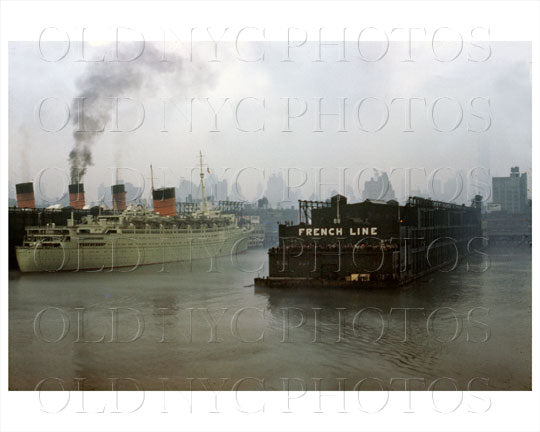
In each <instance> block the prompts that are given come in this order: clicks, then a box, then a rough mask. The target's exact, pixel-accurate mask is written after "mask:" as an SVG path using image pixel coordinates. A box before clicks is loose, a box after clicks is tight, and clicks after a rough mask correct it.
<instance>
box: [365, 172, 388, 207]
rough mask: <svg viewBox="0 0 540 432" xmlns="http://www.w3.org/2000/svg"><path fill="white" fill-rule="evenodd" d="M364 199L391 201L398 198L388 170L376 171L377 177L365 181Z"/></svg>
mask: <svg viewBox="0 0 540 432" xmlns="http://www.w3.org/2000/svg"><path fill="white" fill-rule="evenodd" d="M362 199H364V200H366V199H376V200H384V201H389V200H393V199H396V194H395V193H394V189H393V188H392V183H390V179H389V178H388V175H387V174H386V172H384V171H383V172H382V174H380V175H379V172H377V171H376V172H375V178H373V177H371V179H370V180H368V181H367V182H365V183H364V191H363V192H362Z"/></svg>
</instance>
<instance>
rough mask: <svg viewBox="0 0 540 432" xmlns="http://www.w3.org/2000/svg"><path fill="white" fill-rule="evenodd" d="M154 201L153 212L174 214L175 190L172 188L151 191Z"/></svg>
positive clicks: (165, 214)
mask: <svg viewBox="0 0 540 432" xmlns="http://www.w3.org/2000/svg"><path fill="white" fill-rule="evenodd" d="M152 199H153V201H154V213H159V214H160V215H161V216H175V215H176V192H175V190H174V188H172V187H169V188H161V189H155V190H153V191H152Z"/></svg>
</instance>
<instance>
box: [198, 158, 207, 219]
mask: <svg viewBox="0 0 540 432" xmlns="http://www.w3.org/2000/svg"><path fill="white" fill-rule="evenodd" d="M199 161H200V165H201V193H202V210H203V213H204V214H206V213H208V204H207V202H206V190H205V188H204V172H203V163H202V152H201V151H200V150H199Z"/></svg>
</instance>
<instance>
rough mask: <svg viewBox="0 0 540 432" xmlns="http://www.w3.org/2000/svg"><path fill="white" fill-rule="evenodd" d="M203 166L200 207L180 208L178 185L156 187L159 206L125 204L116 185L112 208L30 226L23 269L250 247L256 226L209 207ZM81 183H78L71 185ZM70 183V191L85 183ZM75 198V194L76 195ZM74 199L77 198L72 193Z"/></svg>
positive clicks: (157, 259)
mask: <svg viewBox="0 0 540 432" xmlns="http://www.w3.org/2000/svg"><path fill="white" fill-rule="evenodd" d="M200 166H201V173H200V178H201V183H200V189H201V195H202V200H201V202H202V206H201V207H202V208H201V210H199V211H197V212H194V213H192V214H189V215H178V214H177V213H176V197H175V189H174V188H160V189H154V186H153V185H152V198H153V202H154V210H153V211H151V210H149V209H147V208H145V207H143V206H140V205H137V206H135V205H130V206H126V205H125V192H124V189H123V185H115V186H113V207H114V209H115V210H117V211H116V212H114V213H113V214H110V213H109V214H98V215H92V214H88V215H85V216H83V218H82V221H81V222H80V223H76V221H75V220H74V218H73V216H72V217H71V218H70V219H69V220H68V221H67V225H66V226H56V225H55V224H54V223H49V224H47V225H45V226H29V227H26V236H25V238H24V241H23V244H22V245H21V246H17V247H16V251H15V252H16V257H17V262H18V264H19V268H20V270H21V271H22V272H38V271H49V272H52V271H77V270H93V269H114V268H118V267H124V268H126V267H129V269H124V270H123V271H129V270H130V269H135V268H137V267H139V266H141V265H148V264H160V263H166V262H176V261H191V260H194V259H201V258H208V259H209V258H213V257H217V256H223V255H229V254H236V253H239V252H243V251H245V250H246V249H247V247H248V238H249V236H250V234H251V232H252V230H253V229H252V228H251V227H249V226H244V227H239V226H238V224H237V222H236V218H235V216H234V215H230V214H221V213H220V212H219V211H217V210H213V209H211V208H209V205H208V203H207V200H206V196H205V186H204V172H203V169H202V166H203V164H202V155H200ZM71 186H77V185H71ZM71 186H70V195H71V194H76V193H77V190H79V191H80V188H77V187H74V188H72V187H71ZM71 198H73V197H71ZM73 199H74V200H75V198H73Z"/></svg>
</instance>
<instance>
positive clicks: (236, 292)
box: [9, 248, 531, 390]
mask: <svg viewBox="0 0 540 432" xmlns="http://www.w3.org/2000/svg"><path fill="white" fill-rule="evenodd" d="M490 256H491V267H490V268H489V269H488V270H487V271H486V272H483V273H474V272H470V271H469V272H468V271H467V270H466V267H465V266H464V265H462V266H460V267H459V268H458V269H457V270H456V271H453V272H450V273H445V274H442V273H435V274H432V275H430V276H428V277H427V278H426V279H425V280H422V281H418V282H416V283H413V284H410V285H408V286H405V287H402V288H399V289H384V290H362V291H353V290H320V289H319V290H313V289H294V290H292V289H291V290H286V289H255V288H254V287H253V286H252V283H253V278H254V277H255V276H257V275H258V274H259V273H260V274H264V272H265V270H262V271H260V272H255V273H249V272H245V271H240V270H239V269H238V268H234V267H233V266H232V265H231V263H230V262H229V260H228V259H225V258H222V259H220V261H219V263H218V268H219V272H211V273H208V272H207V270H208V267H209V265H208V262H197V263H195V264H194V265H193V267H190V266H188V265H186V264H182V263H177V264H167V265H166V269H165V270H166V271H165V272H161V271H160V270H161V266H147V267H143V268H140V269H137V270H136V271H133V272H128V273H122V272H118V271H114V272H98V273H86V272H80V273H60V274H25V275H21V274H19V273H12V274H11V275H10V284H9V289H10V293H9V307H10V313H9V347H10V352H9V360H10V363H9V375H10V382H9V386H10V389H12V390H31V389H33V388H34V387H35V386H36V384H37V383H38V382H39V381H40V380H42V379H44V378H47V377H58V378H62V379H64V380H65V382H66V383H67V387H70V388H76V383H75V381H73V379H74V378H80V377H84V378H86V381H85V388H87V389H102V390H106V389H110V386H111V384H110V381H109V380H108V379H109V378H110V377H129V378H134V379H136V380H137V381H138V382H140V383H141V385H142V386H143V387H144V388H145V389H156V390H160V389H162V388H163V380H160V378H168V380H167V383H168V384H167V386H168V387H167V388H168V389H175V390H182V389H189V382H190V380H189V378H196V379H195V380H191V382H192V383H193V384H192V385H193V388H194V389H203V388H204V386H203V381H202V380H200V379H197V378H209V379H210V382H221V381H220V379H221V378H228V380H227V381H226V383H225V385H224V389H230V388H231V386H232V385H233V383H234V382H236V381H237V380H239V379H240V378H244V377H255V378H259V379H264V380H265V389H267V390H274V389H276V390H279V389H282V388H283V387H282V385H283V383H282V381H280V378H299V379H301V380H303V381H304V383H305V385H306V386H307V388H308V389H313V388H314V381H313V378H322V381H321V384H322V385H321V386H320V387H321V388H322V389H323V390H327V389H328V390H330V389H338V380H339V379H345V381H343V382H345V388H346V389H349V390H351V389H353V387H354V386H355V384H356V383H358V382H359V381H360V380H362V379H364V378H378V379H379V380H380V382H381V383H383V385H384V386H385V388H389V389H398V390H399V389H402V388H403V381H399V380H396V379H399V378H413V377H414V378H420V379H422V381H416V382H414V383H413V389H423V388H427V387H428V386H429V385H430V384H431V383H432V382H433V381H434V380H436V379H438V378H442V377H448V378H452V379H454V380H455V382H456V383H457V385H458V387H459V388H463V389H467V383H468V382H469V381H470V380H471V379H473V378H475V377H482V378H487V379H489V385H488V386H486V385H485V384H484V385H483V384H482V383H480V384H478V383H477V384H476V387H475V389H488V388H489V389H506V390H508V389H519V390H526V389H530V388H531V254H530V250H526V249H519V248H516V249H512V248H509V249H506V250H493V251H490ZM265 261H266V252H265V251H250V252H248V253H246V254H244V255H243V256H242V257H241V259H240V263H239V265H241V266H242V267H243V268H244V269H246V268H257V267H258V266H259V265H260V264H261V263H263V262H265ZM265 269H266V267H265ZM46 307H55V308H60V309H61V310H62V311H63V312H65V314H66V315H65V319H66V320H68V321H69V324H70V326H69V330H66V336H65V337H64V338H63V339H62V340H61V341H58V342H51V343H46V342H44V341H42V340H40V339H39V338H38V337H37V336H36V335H35V334H34V329H33V328H34V319H35V317H36V315H37V314H38V313H39V311H41V310H43V309H44V308H46ZM77 308H79V309H77ZM111 308H119V309H118V312H117V313H118V320H117V331H118V332H117V336H118V338H117V339H118V340H128V339H130V338H132V337H133V336H134V335H135V334H136V332H137V320H136V313H137V312H138V313H140V317H141V322H144V329H142V331H141V336H140V338H138V339H137V340H136V341H134V342H129V343H120V342H110V340H111V331H112V330H111V327H112V324H111V316H112V315H111V314H112V312H111ZM127 308H131V309H127ZM287 308H291V309H287ZM404 308H410V310H409V311H408V316H407V335H406V340H404V338H405V322H404V313H405V312H404V310H403V309H404ZM413 308H414V310H413ZM83 309H84V311H83ZM360 311H363V312H360ZM471 311H472V312H471ZM59 313H60V312H59V311H58V310H57V309H54V310H53V309H51V310H48V311H47V312H45V313H44V314H43V315H42V319H41V327H40V328H41V332H42V333H41V334H42V337H43V338H47V339H56V338H58V337H59V336H60V335H61V334H62V330H63V327H62V319H61V317H60V314H59ZM78 313H79V314H82V316H83V317H84V318H83V320H82V322H83V325H82V326H78V318H77V314H78ZM432 313H434V315H432V319H431V320H428V317H429V316H430V314H432ZM235 314H236V315H235ZM287 314H288V315H287ZM287 316H288V320H289V321H287ZM355 316H356V319H355ZM235 317H236V318H237V319H236V321H235ZM301 321H303V323H302V325H300V323H301ZM428 321H429V322H431V324H432V326H431V327H430V330H429V331H428V329H427V326H428ZM235 322H236V326H235ZM287 322H289V326H288V327H289V328H288V332H287ZM212 324H214V325H213V326H212ZM353 324H354V325H353ZM81 327H82V328H81ZM212 327H213V332H212V330H211V328H212ZM263 331H264V339H263V340H258V338H259V337H260V335H261V334H262V332H263ZM78 333H79V335H78ZM212 333H213V334H212ZM78 337H79V341H78V342H77V338H78ZM101 338H104V339H103V342H97V343H93V342H84V341H98V340H100V339H101ZM163 338H164V341H162V340H163ZM239 338H241V339H243V341H241V340H239ZM486 338H487V340H486V341H485V342H484V339H486ZM211 340H212V341H211ZM392 378H394V381H391V380H392ZM378 386H379V384H378V383H377V382H376V381H375V380H373V379H370V380H366V381H365V382H364V383H363V384H362V389H363V390H367V389H378V388H379V387H378ZM241 388H242V389H258V388H260V387H258V386H257V384H256V383H255V382H254V381H246V382H245V383H244V384H243V385H242V387H241ZM444 388H445V385H444V383H442V382H441V385H439V386H438V389H444ZM447 388H448V389H453V387H452V386H448V385H447Z"/></svg>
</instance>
